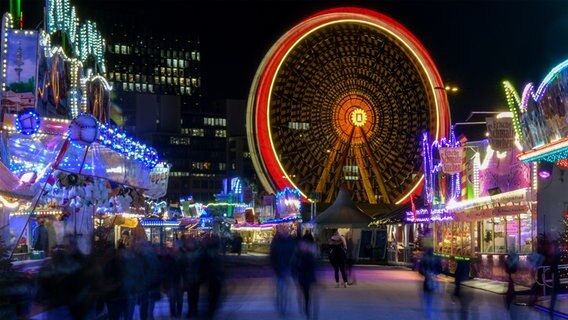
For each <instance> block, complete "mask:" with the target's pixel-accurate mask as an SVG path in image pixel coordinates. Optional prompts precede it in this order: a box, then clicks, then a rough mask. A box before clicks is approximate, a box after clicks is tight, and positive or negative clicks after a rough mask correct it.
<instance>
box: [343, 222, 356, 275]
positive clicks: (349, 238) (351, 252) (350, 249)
mask: <svg viewBox="0 0 568 320" xmlns="http://www.w3.org/2000/svg"><path fill="white" fill-rule="evenodd" d="M345 241H346V243H347V260H346V264H347V279H348V280H349V282H348V284H350V285H354V284H355V282H356V281H357V279H356V278H355V272H354V271H353V265H354V264H355V260H356V257H355V255H356V252H355V244H354V243H353V232H352V231H349V232H347V234H346V237H345Z"/></svg>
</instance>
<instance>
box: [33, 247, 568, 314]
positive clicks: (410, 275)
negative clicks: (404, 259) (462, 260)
mask: <svg viewBox="0 0 568 320" xmlns="http://www.w3.org/2000/svg"><path fill="white" fill-rule="evenodd" d="M231 259H235V260H234V261H233V263H232V264H230V266H231V267H229V268H228V269H227V270H226V271H227V279H228V281H227V284H226V286H225V292H226V294H225V296H224V299H223V303H222V305H221V308H220V309H219V312H218V314H217V316H216V317H215V319H223V320H224V319H230V320H240V319H243V320H245V319H246V320H250V319H254V320H271V319H305V316H303V315H302V314H301V313H300V311H299V307H298V305H299V303H298V298H297V291H296V290H295V288H294V286H293V285H292V286H291V290H290V291H289V294H290V299H289V302H290V304H289V308H288V313H287V314H286V315H284V316H281V315H279V314H278V313H277V312H276V311H275V305H274V283H273V279H272V277H271V271H270V269H269V268H268V267H267V266H266V264H265V260H264V258H262V257H261V258H259V257H254V258H250V257H241V258H231ZM239 259H240V260H239ZM355 272H356V279H357V283H356V284H355V285H353V286H351V287H348V288H335V281H334V280H333V274H332V272H331V267H330V266H329V265H327V264H326V263H324V264H322V266H321V269H320V270H319V273H318V276H319V284H318V287H317V290H316V295H315V296H316V300H317V302H316V307H317V310H318V312H317V315H315V316H314V317H313V319H326V320H327V319H329V320H331V319H333V320H343V319H345V320H355V319H357V320H365V319H369V320H371V319H372V320H377V319H379V320H380V319H396V320H405V319H412V320H416V319H456V320H458V319H459V320H462V319H484V320H485V319H495V320H501V319H522V320H532V319H535V320H536V319H543V320H544V319H549V314H548V313H547V312H544V311H540V310H538V309H536V308H534V307H528V306H520V305H513V306H512V307H511V309H510V310H507V309H506V308H505V304H504V295H503V294H500V293H495V292H497V291H498V288H499V286H502V285H503V284H502V283H492V284H487V283H485V282H484V281H469V282H468V283H466V286H464V288H463V294H464V297H465V299H464V301H463V303H460V302H459V301H455V302H454V301H453V300H452V299H451V297H452V294H451V293H452V292H453V288H454V286H453V284H452V282H451V278H444V277H441V278H440V289H439V291H438V292H437V293H436V294H435V295H434V296H433V298H434V299H433V304H432V307H433V308H432V314H431V316H430V317H428V316H427V315H426V314H425V312H424V310H425V308H424V300H423V296H422V293H421V276H420V275H419V274H418V273H416V272H414V271H411V270H408V269H405V268H400V267H384V266H383V267H380V266H357V267H356V269H355ZM476 283H477V284H478V285H479V287H480V288H473V287H475V285H476ZM491 285H492V286H493V288H492V287H491ZM517 290H519V288H517ZM205 297H206V293H205V292H203V298H205ZM203 300H205V299H203ZM185 302H186V304H185V306H184V313H186V312H187V301H186V300H185ZM540 304H541V305H546V301H541V302H540ZM557 304H558V306H559V308H561V309H562V310H565V311H568V307H567V306H568V298H566V297H562V298H561V299H560V301H559V302H558V303H557ZM168 314H169V309H168V301H167V299H166V298H163V299H161V300H160V301H159V302H158V304H157V306H156V309H155V312H154V318H155V319H170V317H169V316H168ZM34 319H48V317H47V314H46V313H40V314H37V315H35V317H34ZM59 319H63V317H59ZM558 319H560V318H558Z"/></svg>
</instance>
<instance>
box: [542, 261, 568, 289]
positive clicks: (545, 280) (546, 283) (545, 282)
mask: <svg viewBox="0 0 568 320" xmlns="http://www.w3.org/2000/svg"><path fill="white" fill-rule="evenodd" d="M563 269H566V270H568V264H560V265H558V271H560V270H563ZM539 274H540V276H541V277H542V279H541V281H542V282H541V281H539V276H538V275H539ZM559 274H560V272H559ZM548 276H549V277H548ZM553 280H554V275H553V274H552V273H550V266H540V267H538V268H537V269H536V275H535V282H536V283H537V284H538V285H540V286H542V288H543V295H545V296H546V288H547V287H548V288H550V289H552V285H553V284H552V283H553ZM560 282H561V283H568V278H562V279H560Z"/></svg>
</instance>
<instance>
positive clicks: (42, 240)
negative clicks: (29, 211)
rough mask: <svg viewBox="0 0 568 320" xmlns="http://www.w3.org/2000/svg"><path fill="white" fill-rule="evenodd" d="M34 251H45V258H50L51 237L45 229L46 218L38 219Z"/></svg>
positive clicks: (34, 232)
mask: <svg viewBox="0 0 568 320" xmlns="http://www.w3.org/2000/svg"><path fill="white" fill-rule="evenodd" d="M32 234H33V249H34V250H39V251H43V252H44V255H45V256H49V255H50V254H49V235H48V232H47V228H46V227H45V218H44V217H38V218H37V226H36V227H35V228H34V230H33V232H32Z"/></svg>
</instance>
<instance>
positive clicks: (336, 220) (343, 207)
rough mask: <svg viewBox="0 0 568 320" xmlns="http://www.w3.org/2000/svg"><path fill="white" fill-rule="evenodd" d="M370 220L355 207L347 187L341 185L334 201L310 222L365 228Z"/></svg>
mask: <svg viewBox="0 0 568 320" xmlns="http://www.w3.org/2000/svg"><path fill="white" fill-rule="evenodd" d="M371 221H372V218H371V217H369V216H368V215H367V214H366V213H365V212H363V211H362V210H361V209H359V207H357V205H356V204H355V202H353V200H351V194H350V193H349V190H347V187H346V186H345V185H342V186H341V188H339V192H338V193H337V197H336V198H335V202H333V204H332V205H331V206H330V207H329V208H327V209H326V210H324V211H323V212H322V213H320V214H319V215H318V216H317V217H316V218H315V219H313V220H312V223H313V224H315V225H317V226H318V227H322V228H366V227H368V225H369V223H370V222H371Z"/></svg>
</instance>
